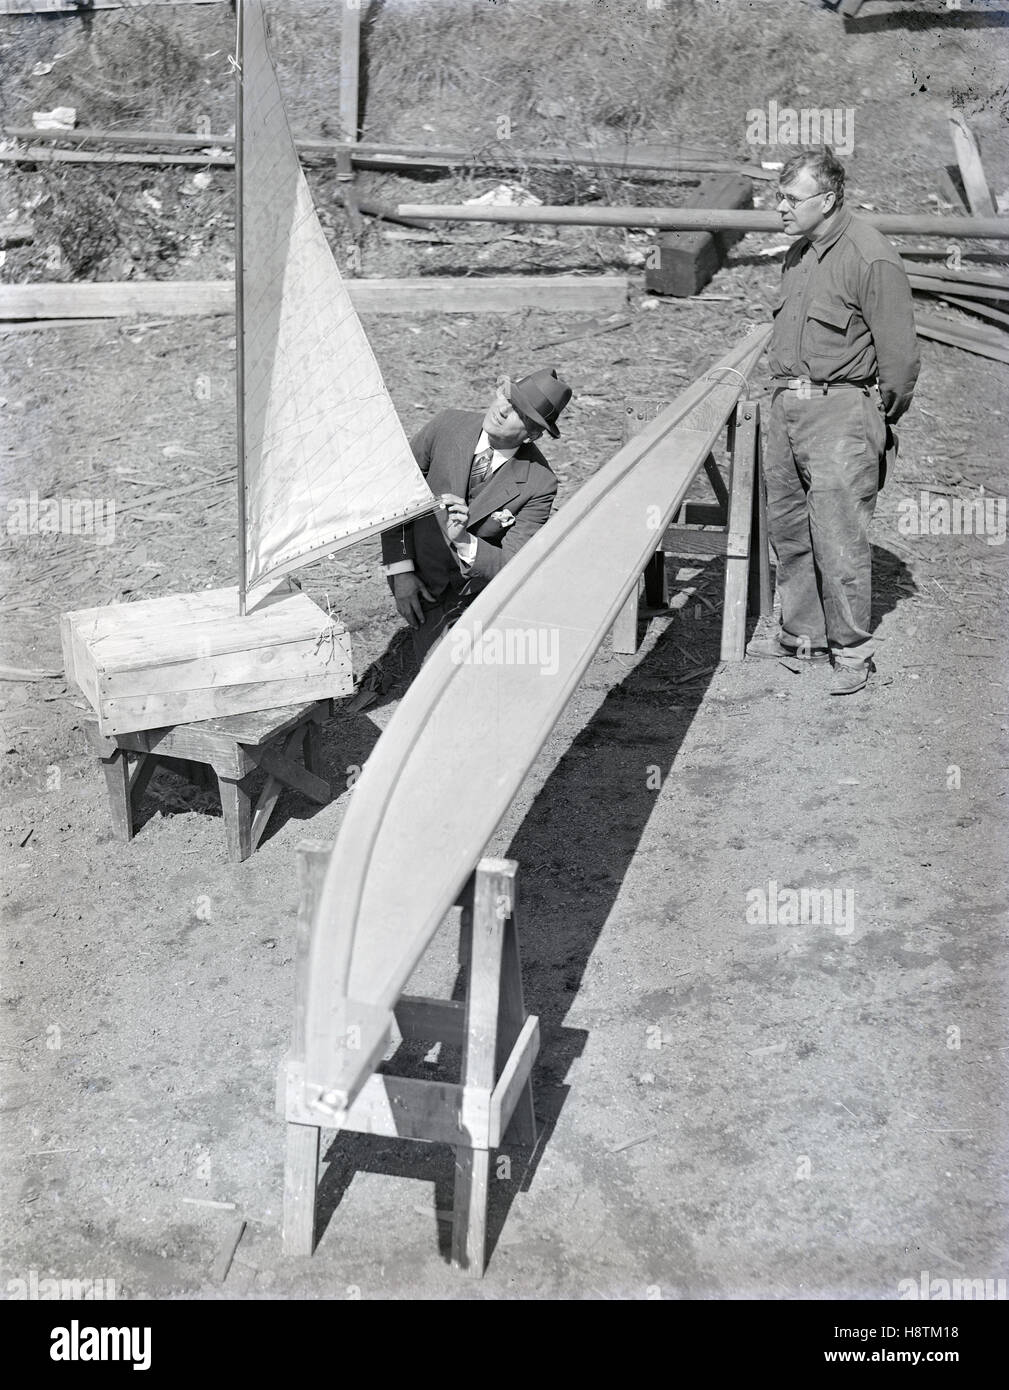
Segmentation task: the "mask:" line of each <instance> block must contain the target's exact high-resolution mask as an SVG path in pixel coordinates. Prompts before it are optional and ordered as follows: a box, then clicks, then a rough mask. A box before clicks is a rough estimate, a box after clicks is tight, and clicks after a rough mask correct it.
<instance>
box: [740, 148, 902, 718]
mask: <svg viewBox="0 0 1009 1390" xmlns="http://www.w3.org/2000/svg"><path fill="white" fill-rule="evenodd" d="M778 210H779V212H780V213H781V217H782V222H783V224H784V229H785V232H786V233H787V234H788V235H789V236H792V237H794V238H795V242H794V244H793V245H792V246H790V247H789V249H788V251H787V252H786V255H785V263H784V268H783V273H782V284H781V291H780V293H779V295H778V298H777V301H776V304H775V308H774V330H773V333H772V336H771V345H770V348H769V350H768V359H769V364H770V370H771V375H772V377H773V379H774V393H773V396H772V399H771V410H770V422H769V426H768V436H767V448H766V453H765V458H764V472H765V476H766V479H767V503H768V522H769V529H770V533H771V540H772V542H773V544H774V550H775V554H776V555H777V557H778V569H777V578H778V592H779V594H780V597H781V626H780V629H779V630H778V632H777V633H776V634H775V635H772V636H755V637H754V638H753V640H752V641H751V642H750V643H749V645H748V646H747V649H746V650H747V654H748V655H750V656H797V657H799V658H804V659H808V660H812V661H827V660H828V659H829V657H831V656H832V657H833V662H834V671H833V676H832V678H831V688H830V693H831V694H832V695H850V694H852V693H854V692H855V691H857V690H861V689H862V687H863V686H864V685H865V683H866V681H867V679H868V676H869V672H870V670H871V669H872V652H873V644H872V640H871V638H870V635H869V617H870V610H871V602H872V593H871V590H872V549H871V546H870V544H869V522H870V520H871V519H872V514H873V510H874V509H875V505H876V493H877V490H878V488H879V485H880V481H881V477H882V465H883V459H884V456H885V455H886V454H887V453H888V452H890V451H891V450H893V451H894V452H895V450H896V436H894V435H893V434H892V430H891V426H893V425H894V424H896V422H897V421H898V420H899V419H900V417H901V416H902V415H903V414H904V411H905V410H907V408H908V406H909V405H910V403H911V395H912V392H913V391H914V386H915V382H916V381H917V378H918V367H919V361H918V345H917V340H916V338H915V328H914V314H913V311H912V307H911V288H910V286H909V284H908V280H907V275H906V274H905V272H904V268H903V266H902V265H901V262H900V257H899V256H898V255H897V253H896V251H895V250H894V248H893V247H892V246H891V245H890V243H889V242H888V241H887V240H886V239H885V238H884V237H882V236H881V235H880V234H879V232H877V231H876V230H875V229H874V228H872V227H870V226H868V225H867V223H865V222H863V221H862V220H861V219H860V218H858V217H855V216H853V215H852V213H851V212H850V211H849V210H848V209H847V208H846V207H845V206H844V167H843V165H841V163H840V162H839V161H838V160H837V158H836V157H835V155H834V152H833V150H831V148H830V146H829V145H828V146H824V147H823V149H822V151H819V152H811V151H806V152H804V153H801V154H798V155H796V156H795V157H794V158H793V159H790V160H789V161H788V163H787V164H786V165H785V167H784V168H783V169H782V171H781V186H780V188H779V189H778Z"/></svg>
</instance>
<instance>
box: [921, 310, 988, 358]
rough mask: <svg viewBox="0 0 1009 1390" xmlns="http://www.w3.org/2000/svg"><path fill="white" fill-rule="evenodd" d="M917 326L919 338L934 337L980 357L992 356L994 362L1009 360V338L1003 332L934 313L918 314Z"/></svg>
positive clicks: (940, 341) (937, 340)
mask: <svg viewBox="0 0 1009 1390" xmlns="http://www.w3.org/2000/svg"><path fill="white" fill-rule="evenodd" d="M915 328H916V329H917V332H918V336H919V338H933V339H934V340H935V341H936V342H938V343H948V344H949V346H950V347H958V348H963V350H964V351H965V352H976V353H977V355H978V356H979V357H988V358H991V360H992V361H993V362H1009V339H1007V338H1006V337H1005V335H1004V334H1002V333H998V334H996V333H991V334H988V333H987V332H986V330H984V329H981V328H973V327H970V326H968V325H967V324H963V323H954V322H953V320H952V319H943V318H937V317H936V316H934V315H932V314H916V315H915Z"/></svg>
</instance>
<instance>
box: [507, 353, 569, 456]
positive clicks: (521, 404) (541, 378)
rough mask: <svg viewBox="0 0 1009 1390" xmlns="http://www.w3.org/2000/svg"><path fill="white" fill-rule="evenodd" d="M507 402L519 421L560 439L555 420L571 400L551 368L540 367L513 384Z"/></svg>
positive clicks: (567, 390)
mask: <svg viewBox="0 0 1009 1390" xmlns="http://www.w3.org/2000/svg"><path fill="white" fill-rule="evenodd" d="M509 399H510V401H511V403H512V405H513V406H514V407H515V409H516V410H517V411H518V413H519V414H520V415H521V416H522V418H523V420H526V421H528V422H529V423H530V424H533V425H540V426H542V428H543V429H545V430H546V431H547V433H548V434H551V435H552V436H553V437H554V439H558V438H559V437H560V430H559V429H558V428H557V417H558V415H560V413H561V411H562V410H563V409H564V407H565V406H566V405H567V403H568V401H569V400H570V399H571V387H570V386H569V385H568V384H567V382H566V381H562V380H561V379H560V377H559V376H558V375H557V372H556V371H555V369H554V368H553V367H543V368H542V369H541V370H540V371H538V372H531V373H530V374H529V376H524V377H522V379H521V380H520V381H513V382H512V383H511V390H510V392H509Z"/></svg>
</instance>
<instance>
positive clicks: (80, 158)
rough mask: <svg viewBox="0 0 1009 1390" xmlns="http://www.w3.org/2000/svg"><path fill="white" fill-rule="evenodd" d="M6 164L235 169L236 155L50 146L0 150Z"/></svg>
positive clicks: (1, 158)
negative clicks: (144, 165)
mask: <svg viewBox="0 0 1009 1390" xmlns="http://www.w3.org/2000/svg"><path fill="white" fill-rule="evenodd" d="M0 162H2V163H4V164H153V165H159V164H168V165H187V166H188V165H199V166H201V167H206V166H207V165H219V166H221V167H222V168H233V167H234V163H235V156H234V155H233V154H151V153H148V152H147V151H144V152H142V153H134V152H132V151H130V150H59V149H50V148H49V146H48V145H29V146H28V147H27V148H26V149H23V150H0Z"/></svg>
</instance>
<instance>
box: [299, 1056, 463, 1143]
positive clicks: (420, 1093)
mask: <svg viewBox="0 0 1009 1390" xmlns="http://www.w3.org/2000/svg"><path fill="white" fill-rule="evenodd" d="M373 1070H374V1068H372V1071H373ZM303 1085H304V1069H303V1068H302V1067H300V1066H299V1065H297V1064H295V1063H294V1062H292V1063H291V1064H290V1065H289V1067H288V1086H287V1104H286V1114H287V1118H288V1120H295V1119H296V1118H297V1117H299V1116H301V1117H303V1118H304V1119H305V1120H307V1121H310V1122H313V1123H315V1124H319V1118H318V1116H317V1115H315V1113H314V1111H313V1110H312V1109H309V1108H308V1107H307V1106H306V1105H305V1102H304V1099H303ZM322 1127H323V1128H328V1127H329V1126H328V1125H327V1124H326V1122H325V1121H323V1122H322ZM339 1128H340V1130H341V1131H352V1132H353V1133H355V1134H378V1135H382V1136H383V1137H385V1138H389V1139H395V1138H399V1139H417V1140H420V1141H421V1142H423V1143H428V1144H449V1145H451V1146H453V1147H455V1146H457V1145H458V1144H459V1141H460V1139H463V1140H467V1141H468V1138H469V1137H470V1136H472V1137H475V1138H476V1139H477V1140H482V1141H484V1142H486V1140H487V1137H488V1135H489V1132H490V1094H489V1093H487V1094H486V1095H484V1094H482V1093H477V1092H473V1091H469V1090H467V1089H466V1087H464V1086H460V1085H459V1084H458V1083H456V1082H450V1081H423V1080H417V1079H415V1078H413V1077H405V1076H388V1075H386V1074H385V1073H384V1072H375V1073H374V1075H372V1074H370V1073H369V1077H368V1079H367V1081H365V1082H364V1084H363V1085H362V1086H361V1087H360V1089H359V1091H358V1094H357V1096H356V1097H355V1099H354V1101H353V1103H352V1104H351V1105H350V1106H349V1107H348V1108H347V1109H346V1110H345V1111H343V1112H342V1114H341V1115H340V1116H339Z"/></svg>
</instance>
